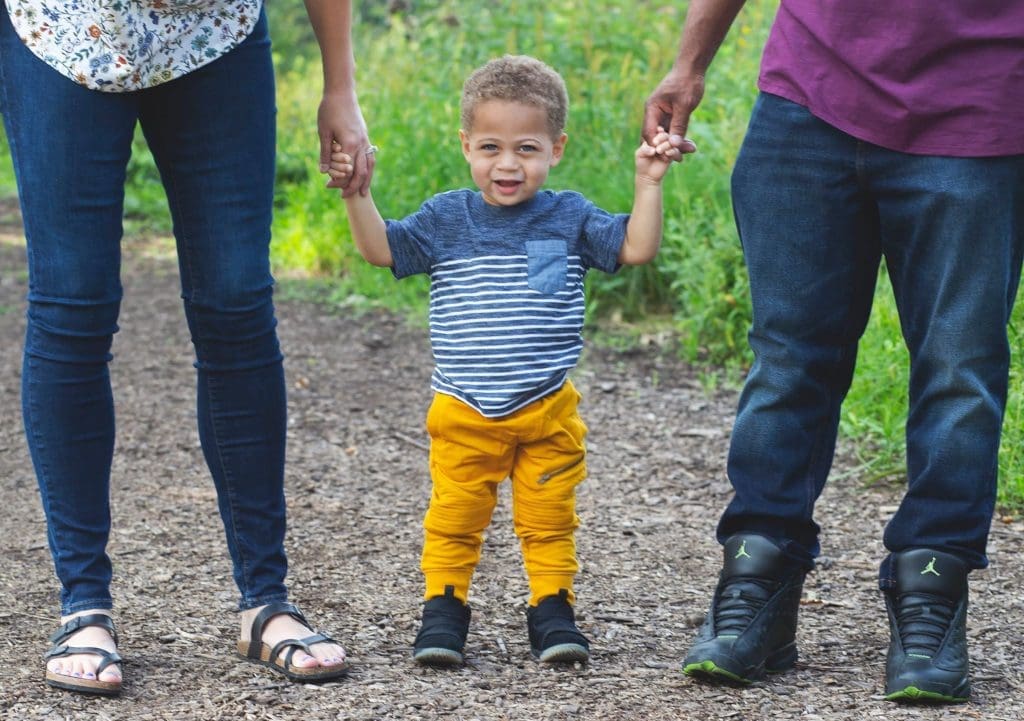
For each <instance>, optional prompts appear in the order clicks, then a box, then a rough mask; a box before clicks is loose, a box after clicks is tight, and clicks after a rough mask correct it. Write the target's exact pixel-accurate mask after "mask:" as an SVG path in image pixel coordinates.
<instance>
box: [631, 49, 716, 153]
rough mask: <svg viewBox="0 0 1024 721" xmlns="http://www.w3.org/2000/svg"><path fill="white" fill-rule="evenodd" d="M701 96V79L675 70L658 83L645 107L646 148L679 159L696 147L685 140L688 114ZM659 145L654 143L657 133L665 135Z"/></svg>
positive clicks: (702, 84)
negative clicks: (649, 147) (648, 147)
mask: <svg viewBox="0 0 1024 721" xmlns="http://www.w3.org/2000/svg"><path fill="white" fill-rule="evenodd" d="M703 97H704V77H703V76H701V75H689V76H687V75H684V74H683V73H681V72H679V71H678V70H676V69H675V68H673V69H672V70H671V71H669V73H668V75H666V76H665V78H664V79H663V80H662V81H661V83H659V84H658V87H656V88H655V89H654V92H653V93H651V96H650V97H649V98H647V102H646V103H645V104H644V125H643V137H644V140H645V141H646V143H647V144H648V145H650V146H651V147H653V148H654V150H655V151H656V152H657V153H658V154H659V155H663V156H665V157H667V158H668V159H669V160H682V157H683V155H684V154H686V153H692V152H695V151H696V150H697V146H696V145H694V144H693V143H692V142H691V141H690V140H688V139H687V138H686V128H687V126H689V124H690V114H691V113H693V111H694V110H695V109H696V108H697V106H698V105H699V104H700V101H701V98H703ZM664 128H668V131H667V133H666V138H665V140H664V141H662V142H656V141H655V138H656V137H657V136H658V135H659V132H661V133H665V131H664Z"/></svg>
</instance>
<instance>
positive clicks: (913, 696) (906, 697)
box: [885, 686, 968, 703]
mask: <svg viewBox="0 0 1024 721" xmlns="http://www.w3.org/2000/svg"><path fill="white" fill-rule="evenodd" d="M885 698H886V700H887V701H939V702H942V703H964V702H965V701H967V700H968V699H967V697H966V696H964V697H960V696H946V695H945V694H941V693H935V692H934V691H923V690H922V689H919V688H917V686H907V687H906V688H905V689H902V690H900V691H894V692H893V693H890V694H886V696H885Z"/></svg>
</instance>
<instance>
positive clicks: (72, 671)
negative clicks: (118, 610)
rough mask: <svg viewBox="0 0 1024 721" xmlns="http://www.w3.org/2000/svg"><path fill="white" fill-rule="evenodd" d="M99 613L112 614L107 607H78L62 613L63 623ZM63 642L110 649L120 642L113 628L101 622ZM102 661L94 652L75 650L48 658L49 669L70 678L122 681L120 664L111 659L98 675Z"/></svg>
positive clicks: (47, 665)
mask: <svg viewBox="0 0 1024 721" xmlns="http://www.w3.org/2000/svg"><path fill="white" fill-rule="evenodd" d="M91 615H100V616H107V617H108V618H111V613H110V611H108V610H106V609H91V610H88V611H79V612H78V613H73V614H71V615H69V616H61V619H60V622H61V624H62V625H63V624H66V623H67V622H68V621H71V620H72V619H74V618H77V617H80V616H91ZM60 645H62V646H69V647H71V646H74V647H93V648H100V649H103V650H105V651H109V652H111V653H116V652H117V643H116V642H115V641H114V638H113V637H112V636H111V634H110V631H108V630H107V629H106V628H103V627H102V626H86V627H84V628H81V629H79V630H78V631H76V632H75V633H73V634H71V635H70V636H68V637H67V639H65V640H63V641H61V642H60ZM102 661H103V657H102V656H99V655H97V654H94V653H73V654H68V655H66V656H55V657H53V658H51V659H49V660H48V661H47V662H46V670H47V671H48V672H50V674H53V675H55V676H66V677H68V678H69V679H87V680H89V681H101V682H103V683H104V684H120V683H121V664H120V663H111V664H110V665H108V666H107V667H106V668H104V669H103V670H102V671H100V672H99V674H98V675H97V673H96V669H97V667H98V666H99V665H100V663H101V662H102Z"/></svg>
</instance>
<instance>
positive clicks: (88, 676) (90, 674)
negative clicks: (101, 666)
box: [85, 671, 96, 678]
mask: <svg viewBox="0 0 1024 721" xmlns="http://www.w3.org/2000/svg"><path fill="white" fill-rule="evenodd" d="M85 677H86V678H96V674H94V673H93V672H92V671H90V672H89V673H87V674H85Z"/></svg>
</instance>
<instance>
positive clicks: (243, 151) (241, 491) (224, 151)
mask: <svg viewBox="0 0 1024 721" xmlns="http://www.w3.org/2000/svg"><path fill="white" fill-rule="evenodd" d="M0 108H2V110H3V115H4V122H5V127H6V131H7V138H8V143H9V145H10V149H11V156H12V158H13V162H14V168H15V174H16V177H17V182H18V195H19V198H20V202H21V212H22V218H23V221H24V226H25V237H26V241H27V255H28V270H29V295H28V329H27V332H26V337H25V354H24V369H23V375H22V407H23V415H24V422H25V431H26V436H27V439H28V445H29V449H30V452H31V457H32V462H33V464H34V467H35V471H36V475H37V477H38V481H39V491H40V495H41V499H42V505H43V510H44V513H45V516H46V522H47V530H48V538H49V544H50V550H51V552H52V555H53V561H54V565H55V568H56V573H57V577H58V578H59V580H60V583H61V586H62V590H61V610H62V613H64V614H68V613H72V612H75V611H80V610H83V609H88V608H110V607H111V606H112V600H111V594H110V580H111V563H110V558H109V557H108V555H107V553H106V545H107V539H108V536H109V533H110V503H109V486H110V468H111V458H112V454H113V448H114V403H113V397H112V393H111V385H110V375H109V371H108V364H109V362H110V361H111V357H112V356H111V353H110V350H111V341H112V337H113V334H114V333H115V332H116V331H117V318H118V310H119V307H120V301H121V296H122V290H121V283H120V264H121V255H120V241H121V235H122V225H121V220H122V212H123V204H124V186H125V177H126V168H127V164H128V159H129V155H130V153H131V143H132V136H133V134H134V131H135V126H136V123H139V124H140V125H141V127H142V130H143V132H144V134H145V137H146V140H147V142H148V144H149V147H150V149H151V150H152V153H153V157H154V158H155V160H156V163H157V166H158V168H159V171H160V177H161V180H162V182H163V185H164V189H165V191H166V193H167V198H168V202H169V205H170V209H171V215H172V219H173V223H174V236H175V239H176V242H177V250H178V263H179V269H180V273H181V289H182V292H181V297H182V299H183V301H184V306H185V317H186V319H187V322H188V327H189V330H190V332H191V336H192V343H193V345H194V347H195V353H196V363H195V367H196V369H197V378H198V383H197V419H198V425H199V437H200V442H201V445H202V449H203V454H204V456H205V458H206V461H207V464H208V465H209V468H210V472H211V473H212V475H213V480H214V483H215V485H216V489H217V497H218V505H219V510H220V515H221V518H222V519H223V522H224V528H225V532H226V536H227V545H228V550H229V552H230V554H231V559H232V562H233V565H234V578H235V581H236V583H237V585H238V588H239V591H240V593H241V598H240V603H239V605H240V607H241V608H243V609H244V608H252V607H254V606H259V605H262V604H265V603H269V602H271V601H277V600H284V599H285V598H286V596H287V592H286V589H285V585H284V578H285V574H286V570H287V560H286V558H285V553H284V545H283V542H284V533H285V499H284V486H283V478H284V454H285V412H286V411H285V384H284V376H283V370H282V355H281V351H280V348H279V346H278V341H277V335H276V329H275V326H276V321H275V317H274V307H273V302H272V292H273V291H272V288H273V279H272V278H271V275H270V266H269V243H270V222H271V210H272V203H273V181H274V143H275V105H274V78H273V69H272V65H271V55H270V38H269V35H268V32H267V22H266V18H265V17H261V19H260V21H259V24H258V25H257V26H256V28H255V30H254V31H253V33H252V35H251V36H250V37H249V38H248V39H246V40H245V41H244V42H243V43H242V44H241V45H239V46H238V47H237V48H235V49H234V50H232V51H231V52H229V53H227V54H226V55H224V56H222V57H220V58H218V59H217V60H215V61H213V62H211V63H210V64H208V65H206V66H205V67H202V68H200V69H198V70H195V71H193V72H192V73H189V74H188V75H185V76H183V77H180V78H177V79H175V80H172V81H170V82H168V83H165V84H163V85H160V86H157V87H154V88H149V89H146V90H141V91H137V92H130V93H104V92H97V91H92V90H87V89H85V88H84V87H81V86H79V85H78V84H76V83H75V82H73V81H71V80H68V79H67V78H65V77H64V76H62V75H60V74H59V73H57V72H56V71H55V70H53V69H52V68H50V67H49V66H48V65H46V64H45V63H44V62H42V61H41V60H39V59H38V58H37V57H36V56H35V55H33V54H32V53H31V52H30V51H29V50H28V49H27V48H25V46H24V45H23V44H22V43H21V41H20V40H19V39H18V37H17V36H16V34H15V33H14V31H13V29H12V27H11V23H10V19H9V17H8V15H7V12H6V10H2V9H0Z"/></svg>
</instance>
